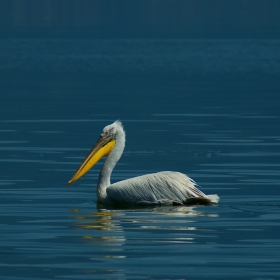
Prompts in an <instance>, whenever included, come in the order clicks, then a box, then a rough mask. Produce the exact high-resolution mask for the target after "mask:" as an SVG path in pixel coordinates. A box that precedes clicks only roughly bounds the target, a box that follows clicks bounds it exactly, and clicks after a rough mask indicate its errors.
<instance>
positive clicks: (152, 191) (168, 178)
mask: <svg viewBox="0 0 280 280" xmlns="http://www.w3.org/2000/svg"><path fill="white" fill-rule="evenodd" d="M124 146H125V132H124V129H123V126H122V124H121V122H120V121H115V122H114V123H113V124H111V125H108V126H106V127H105V128H104V129H103V133H102V134H101V136H100V138H99V140H98V141H97V143H96V144H95V146H94V147H93V148H92V150H91V151H90V153H89V154H88V156H87V157H86V158H85V159H84V161H83V162H82V164H81V165H80V167H79V168H78V169H77V171H76V172H75V173H74V175H73V177H72V179H71V180H70V181H69V182H68V184H71V183H73V182H74V181H76V180H77V179H79V178H80V177H82V176H83V175H84V174H85V173H86V172H87V171H88V170H89V169H90V168H91V167H92V166H94V165H95V163H96V162H97V161H98V160H99V159H100V158H101V157H103V156H107V159H106V160H105V162H104V164H103V166H102V168H101V171H100V174H99V179H98V186H97V197H98V201H99V202H103V203H106V204H119V203H121V204H135V205H137V204H138V205H139V204H144V205H151V204H207V203H211V202H214V203H217V202H218V200H219V197H218V196H217V195H208V196H207V195H205V194H204V193H203V192H201V191H200V190H198V189H197V188H196V184H195V182H194V181H193V180H192V179H190V178H189V177H188V176H187V175H185V174H183V173H180V172H173V171H164V172H158V173H152V174H147V175H143V176H139V177H135V178H131V179H127V180H123V181H120V182H117V183H114V184H111V181H110V179H111V174H112V171H113V169H114V167H115V165H116V163H117V162H118V160H119V159H120V157H121V155H122V153H123V150H124Z"/></svg>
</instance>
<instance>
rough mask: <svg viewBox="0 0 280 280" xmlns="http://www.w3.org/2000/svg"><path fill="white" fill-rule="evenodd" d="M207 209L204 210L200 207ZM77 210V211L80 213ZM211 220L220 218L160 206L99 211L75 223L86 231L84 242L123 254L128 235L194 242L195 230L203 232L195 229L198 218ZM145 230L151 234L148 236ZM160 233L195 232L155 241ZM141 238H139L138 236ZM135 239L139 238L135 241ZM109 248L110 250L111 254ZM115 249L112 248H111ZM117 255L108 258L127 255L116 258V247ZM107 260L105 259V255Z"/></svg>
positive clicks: (80, 217)
mask: <svg viewBox="0 0 280 280" xmlns="http://www.w3.org/2000/svg"><path fill="white" fill-rule="evenodd" d="M200 208H203V207H200ZM76 211H77V210H74V211H73V212H76ZM197 217H211V218H216V217H218V214H210V213H205V212H202V211H197V210H195V209H194V207H187V206H177V207H174V206H157V207H142V208H140V207H126V208H115V209H113V208H110V209H105V208H104V207H100V208H98V210H97V211H96V212H92V213H89V214H85V215H77V216H74V219H75V220H77V222H76V223H75V229H76V230H83V231H84V232H85V233H86V234H84V235H83V240H84V242H86V243H89V244H92V245H98V246H109V247H112V246H113V247H115V246H118V247H119V249H120V250H118V251H123V249H122V247H124V246H125V245H126V242H127V233H128V232H129V231H131V230H139V234H140V235H141V236H142V242H143V240H146V241H147V243H150V242H152V243H158V242H160V243H162V242H164V243H194V242H195V234H193V231H197V230H200V231H203V229H199V228H197V227H196V226H195V222H196V221H195V218H197ZM143 230H145V231H150V232H146V233H144V232H143ZM156 231H157V232H162V233H164V232H165V231H168V232H182V231H185V232H191V233H190V234H189V236H181V234H179V236H176V237H175V236H173V235H171V236H169V237H166V236H165V237H164V238H162V236H160V237H159V238H154V237H153V236H152V235H155V233H156ZM137 238H139V237H137ZM134 239H135V238H134ZM109 247H108V248H107V251H110V249H109ZM111 249H112V248H111ZM112 250H113V251H114V255H112V256H110V255H108V254H106V257H107V258H108V257H112V258H116V257H118V258H124V257H126V256H125V255H123V253H122V255H117V256H116V255H115V254H116V248H113V249H112ZM104 257H105V256H104Z"/></svg>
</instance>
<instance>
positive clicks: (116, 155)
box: [97, 129, 125, 202]
mask: <svg viewBox="0 0 280 280" xmlns="http://www.w3.org/2000/svg"><path fill="white" fill-rule="evenodd" d="M124 146H125V133H124V131H123V129H119V130H118V131H117V133H116V145H115V147H114V149H113V150H112V152H111V153H110V154H109V155H108V156H107V159H106V160H105V162H104V164H103V166H102V168H101V170H100V173H99V179H98V184H97V186H98V188H97V196H98V200H99V201H103V202H104V201H105V200H107V199H108V197H107V193H106V188H107V187H108V186H110V185H111V174H112V171H113V169H114V167H115V165H116V163H117V162H118V160H119V159H120V157H121V155H122V153H123V150H124Z"/></svg>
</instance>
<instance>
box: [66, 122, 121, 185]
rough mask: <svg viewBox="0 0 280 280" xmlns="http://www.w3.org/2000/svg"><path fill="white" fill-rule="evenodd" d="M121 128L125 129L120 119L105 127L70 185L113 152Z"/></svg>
mask: <svg viewBox="0 0 280 280" xmlns="http://www.w3.org/2000/svg"><path fill="white" fill-rule="evenodd" d="M119 130H121V131H123V126H122V123H121V122H120V121H115V122H114V123H112V124H110V125H107V126H105V127H104V129H103V132H102V134H101V135H100V137H99V139H98V141H97V142H96V144H95V145H94V146H93V148H92V149H91V151H90V152H89V154H88V155H87V156H86V157H85V159H84V160H83V162H82V163H81V165H80V166H79V168H78V169H77V170H76V172H75V173H74V175H73V176H72V178H71V180H70V181H69V182H68V185H70V184H72V183H73V182H75V181H76V180H78V179H79V178H81V177H82V176H83V175H84V174H85V173H86V172H88V171H89V170H90V169H91V168H92V167H93V166H94V165H95V164H96V163H97V162H98V161H99V160H100V159H101V158H102V157H105V156H108V155H109V154H110V153H111V152H112V150H113V149H114V147H115V145H116V141H117V138H118V131H119Z"/></svg>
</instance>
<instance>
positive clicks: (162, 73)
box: [0, 39, 280, 280]
mask: <svg viewBox="0 0 280 280" xmlns="http://www.w3.org/2000/svg"><path fill="white" fill-rule="evenodd" d="M0 46H1V50H2V51H1V53H0V61H1V64H0V82H1V83H0V91H1V104H0V106H1V119H0V136H1V137H0V151H1V157H0V167H1V173H0V174H1V177H0V252H1V253H0V277H1V278H2V279H7V280H9V279H11V280H15V279H20V280H23V279H55V278H58V279H254V280H257V279H279V277H280V268H279V267H280V261H279V259H280V255H279V249H280V239H279V230H280V223H279V220H280V215H279V214H280V202H279V195H280V188H279V187H280V186H279V185H280V173H279V169H280V150H279V147H280V133H279V116H280V113H279V105H280V100H279V90H280V84H279V81H280V79H279V78H280V41H279V40H198V39H197V40H179V39H178V40H175V39H172V40H171V39H170V40H160V39H153V40H152V39H150V40H144V39H143V40H124V39H123V40H121V39H118V40H117V39H115V40H109V39H107V40H105V39H104V40H93V39H92V40H90V39H1V41H0ZM116 119H120V120H121V121H122V122H123V125H124V127H125V130H126V135H127V142H126V148H125V152H124V154H123V156H122V158H121V160H120V162H119V163H118V164H117V166H116V168H115V170H114V172H113V178H112V181H113V182H116V181H119V180H123V179H127V178H130V177H134V176H138V175H143V174H147V173H151V172H156V171H163V170H173V171H180V172H184V173H186V174H188V175H189V176H190V177H191V178H193V179H194V180H195V181H196V182H197V183H198V184H199V185H200V186H201V187H200V189H201V190H202V191H203V192H205V193H206V194H218V195H219V196H220V198H221V200H220V203H219V204H218V205H216V206H214V205H213V206H195V207H186V206H177V207H166V206H165V207H159V206H158V207H127V208H114V207H109V206H108V207H106V206H104V205H101V206H100V205H98V204H97V199H96V182H97V178H98V174H99V169H100V167H101V164H102V162H101V163H100V164H97V165H96V166H95V167H94V168H93V170H91V171H90V172H89V173H88V174H86V175H85V176H84V177H83V178H81V179H80V180H79V181H77V182H76V183H75V184H73V185H71V186H70V187H68V186H67V182H68V180H69V179H70V178H71V176H72V174H73V172H74V171H75V169H76V168H77V167H78V165H79V164H80V162H81V161H82V159H83V158H84V156H85V155H86V154H87V153H88V151H89V150H90V148H91V147H92V146H93V144H94V143H95V141H96V140H97V139H98V137H99V135H100V133H101V132H102V129H103V127H104V126H106V125H108V124H110V123H112V122H113V121H115V120H116Z"/></svg>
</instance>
